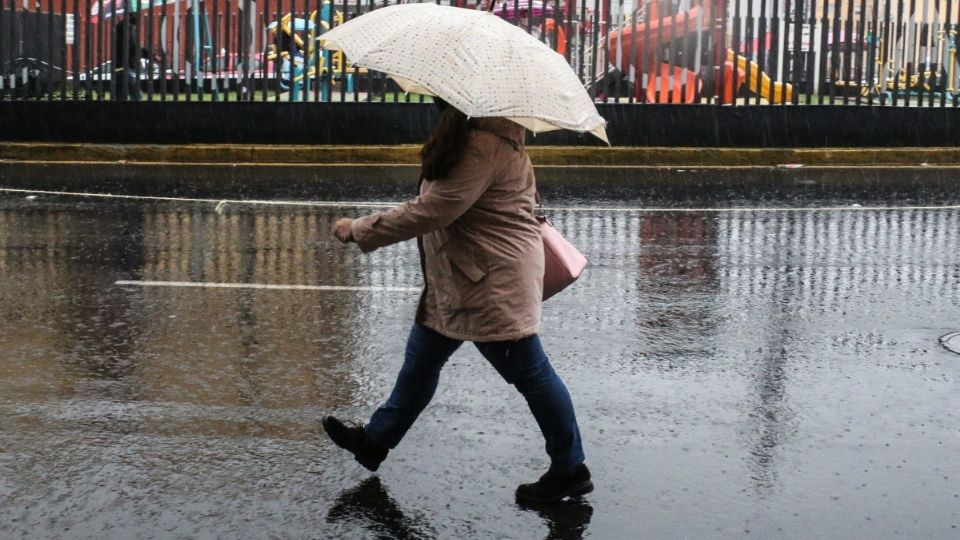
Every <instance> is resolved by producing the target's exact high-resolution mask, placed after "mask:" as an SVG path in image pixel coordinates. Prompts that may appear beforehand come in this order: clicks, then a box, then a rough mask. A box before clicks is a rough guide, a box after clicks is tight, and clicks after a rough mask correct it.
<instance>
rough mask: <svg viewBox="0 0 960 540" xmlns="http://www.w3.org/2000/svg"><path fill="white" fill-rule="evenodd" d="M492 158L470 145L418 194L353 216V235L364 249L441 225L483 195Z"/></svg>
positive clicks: (370, 249)
mask: <svg viewBox="0 0 960 540" xmlns="http://www.w3.org/2000/svg"><path fill="white" fill-rule="evenodd" d="M494 174H495V171H494V168H493V166H492V160H491V159H489V157H488V156H486V155H484V153H481V152H480V151H479V149H476V148H472V149H469V150H468V151H467V154H466V155H465V156H464V158H463V161H461V162H460V163H459V164H458V165H456V166H455V167H454V168H453V169H451V170H450V172H449V173H448V174H447V177H446V178H444V179H442V180H435V181H431V185H430V189H428V190H426V191H425V192H424V193H422V194H421V195H420V196H419V197H417V198H415V199H413V200H411V201H409V202H406V203H404V204H402V205H400V206H397V207H395V208H391V209H390V210H387V211H385V212H378V213H376V214H370V215H368V216H364V217H362V218H360V219H357V220H354V222H353V225H352V227H351V233H352V234H353V239H354V241H355V242H356V243H357V245H358V246H360V249H361V250H362V251H363V252H364V253H368V252H370V251H373V250H375V249H377V248H380V247H383V246H388V245H390V244H395V243H397V242H402V241H404V240H409V239H411V238H415V237H417V236H422V235H424V234H427V233H429V232H432V231H436V230H439V229H443V228H445V227H447V226H449V225H450V224H451V223H453V222H454V221H456V220H457V218H459V217H460V216H462V215H463V213H464V212H466V211H467V210H469V209H470V207H471V206H473V204H474V203H475V202H477V200H478V199H479V198H480V196H481V195H483V192H484V191H486V190H487V188H488V187H490V184H491V183H492V182H493V178H494Z"/></svg>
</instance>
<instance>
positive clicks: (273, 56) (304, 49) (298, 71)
mask: <svg viewBox="0 0 960 540" xmlns="http://www.w3.org/2000/svg"><path fill="white" fill-rule="evenodd" d="M331 10H332V7H331V3H330V0H324V2H323V5H322V7H321V9H320V12H319V19H320V20H319V22H318V21H317V18H318V13H317V11H313V12H311V13H310V18H309V19H303V18H298V17H294V16H293V14H292V13H287V14H286V15H284V16H283V17H282V18H281V19H280V21H279V22H278V21H274V22H271V23H270V24H269V25H267V31H268V32H269V33H270V35H271V36H272V39H271V41H272V43H270V44H269V45H267V50H266V51H265V54H264V58H265V59H266V60H267V61H268V62H276V61H277V60H279V61H280V62H281V63H280V68H279V73H280V89H281V90H282V91H285V92H286V91H289V92H290V101H300V100H306V99H307V98H308V97H309V95H310V92H311V81H314V80H317V79H319V81H320V92H321V99H323V100H324V101H329V99H330V86H331V82H332V81H333V80H334V79H338V78H343V79H345V81H346V84H347V92H351V93H352V92H354V73H366V70H365V69H359V70H347V69H345V67H346V66H344V58H343V51H326V50H323V48H322V47H320V46H319V44H320V41H322V40H323V38H322V37H321V36H322V35H323V34H324V33H326V32H327V31H328V30H330V27H331V23H332V25H333V26H338V25H341V24H343V20H344V18H343V12H341V11H339V10H337V11H331ZM331 14H332V16H331ZM318 75H319V77H318Z"/></svg>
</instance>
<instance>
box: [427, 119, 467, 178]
mask: <svg viewBox="0 0 960 540" xmlns="http://www.w3.org/2000/svg"><path fill="white" fill-rule="evenodd" d="M469 136H470V120H469V119H468V118H467V115H465V114H463V113H462V112H460V111H459V110H457V109H456V108H455V107H451V106H447V107H445V108H444V109H443V112H442V113H441V114H440V120H439V121H438V122H437V125H436V126H435V127H434V128H433V134H432V135H431V136H430V140H429V141H427V144H424V145H423V148H422V149H421V150H420V176H421V177H423V178H425V179H427V180H439V179H441V178H443V177H445V176H446V175H447V173H449V172H450V169H452V168H453V167H454V166H456V165H457V164H458V163H460V161H461V160H462V159H463V154H464V153H465V152H466V150H467V137H469Z"/></svg>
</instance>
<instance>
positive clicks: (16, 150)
mask: <svg viewBox="0 0 960 540" xmlns="http://www.w3.org/2000/svg"><path fill="white" fill-rule="evenodd" d="M419 150H420V147H419V146H417V145H400V146H296V145H229V144H191V145H144V144H131V145H119V144H49V143H0V166H2V165H9V164H10V163H11V162H20V163H23V164H27V163H35V164H54V163H58V164H64V163H72V164H73V165H75V166H77V167H85V166H92V165H96V166H98V167H104V166H111V165H114V166H116V165H141V166H154V167H155V166H164V165H192V166H201V167H202V166H212V167H216V168H218V169H219V168H221V167H222V166H223V164H235V165H237V166H245V167H257V166H271V167H276V166H289V167H298V166H303V165H310V166H314V165H318V164H324V165H327V166H334V165H336V166H364V165H378V166H384V165H388V166H403V165H409V166H414V165H417V164H418V163H419V155H418V153H419ZM528 150H529V152H530V157H531V159H532V160H533V163H534V165H535V166H537V167H550V166H563V167H638V168H642V167H656V168H662V167H682V168H715V167H722V168H727V167H763V168H766V167H796V166H804V167H856V168H861V167H885V168H887V167H927V166H937V167H960V148H957V147H941V148H930V147H927V148H798V149H783V148H683V147H679V148H664V147H629V148H627V147H609V148H603V147H579V146H566V147H565V146H533V145H531V146H529V147H528Z"/></svg>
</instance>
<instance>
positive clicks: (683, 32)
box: [607, 0, 713, 103]
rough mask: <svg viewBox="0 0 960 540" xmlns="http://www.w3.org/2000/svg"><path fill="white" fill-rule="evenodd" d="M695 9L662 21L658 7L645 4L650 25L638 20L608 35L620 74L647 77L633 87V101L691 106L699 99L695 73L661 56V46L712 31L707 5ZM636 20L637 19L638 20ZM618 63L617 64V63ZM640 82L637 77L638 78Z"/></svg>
mask: <svg viewBox="0 0 960 540" xmlns="http://www.w3.org/2000/svg"><path fill="white" fill-rule="evenodd" d="M710 1H712V0H705V3H704V4H701V5H695V6H693V7H691V8H690V9H689V10H687V11H681V12H679V13H676V14H673V15H669V16H665V17H661V16H660V11H659V5H658V4H659V3H658V2H657V1H656V0H647V1H646V3H645V8H646V10H647V12H648V13H647V14H648V17H646V18H648V19H649V24H648V23H647V22H645V21H642V20H637V21H636V22H634V23H633V24H630V25H629V26H627V27H625V28H622V29H620V30H617V31H614V32H611V33H610V35H609V37H608V39H607V47H608V51H609V54H610V59H611V61H612V62H613V63H614V65H615V66H616V67H617V69H619V70H620V71H621V72H623V73H628V72H629V70H630V68H631V67H633V68H634V69H635V70H636V72H637V73H638V74H641V73H646V75H647V79H648V82H647V85H646V87H645V88H644V87H643V85H642V84H637V85H636V97H637V98H638V99H640V98H641V97H644V98H646V100H647V101H649V102H661V103H662V102H670V103H691V102H695V101H697V100H698V99H699V94H700V90H701V87H702V82H701V81H700V78H699V77H698V76H697V74H696V73H695V72H693V71H692V70H690V69H688V68H686V67H682V66H674V65H671V64H670V63H668V62H667V61H666V60H668V58H664V56H667V55H664V54H663V53H662V49H663V45H665V44H668V43H670V42H672V41H674V40H678V39H680V38H683V37H686V36H688V35H690V34H694V33H698V32H702V31H704V30H708V29H709V28H711V26H712V24H713V21H712V18H711V15H710V14H711V8H710V4H709V2H710ZM638 19H639V18H638ZM618 58H619V59H620V60H619V63H618V62H617V61H616V59H618ZM638 78H639V77H638Z"/></svg>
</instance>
